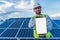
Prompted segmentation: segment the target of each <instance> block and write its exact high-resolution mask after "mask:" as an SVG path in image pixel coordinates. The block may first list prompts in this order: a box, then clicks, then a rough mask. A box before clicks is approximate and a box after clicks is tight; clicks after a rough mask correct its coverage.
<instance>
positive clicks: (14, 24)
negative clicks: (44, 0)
mask: <svg viewBox="0 0 60 40" xmlns="http://www.w3.org/2000/svg"><path fill="white" fill-rule="evenodd" d="M22 22H23V21H16V22H15V23H13V24H12V25H11V26H10V27H9V28H20V26H21V24H22Z"/></svg>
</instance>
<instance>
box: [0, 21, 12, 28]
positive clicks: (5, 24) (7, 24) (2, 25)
mask: <svg viewBox="0 0 60 40" xmlns="http://www.w3.org/2000/svg"><path fill="white" fill-rule="evenodd" d="M12 22H13V20H11V21H6V22H4V23H3V24H1V25H0V28H7V27H8V26H9V25H10V24H11V23H12Z"/></svg>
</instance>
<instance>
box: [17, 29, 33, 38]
mask: <svg viewBox="0 0 60 40" xmlns="http://www.w3.org/2000/svg"><path fill="white" fill-rule="evenodd" d="M17 37H33V29H20V31H19V34H18V35H17Z"/></svg>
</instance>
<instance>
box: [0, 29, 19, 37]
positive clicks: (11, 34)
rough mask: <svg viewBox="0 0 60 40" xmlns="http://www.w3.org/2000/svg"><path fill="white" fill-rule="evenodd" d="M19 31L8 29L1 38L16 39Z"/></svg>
mask: <svg viewBox="0 0 60 40" xmlns="http://www.w3.org/2000/svg"><path fill="white" fill-rule="evenodd" d="M17 31H18V29H7V30H6V31H5V32H4V33H2V34H1V35H0V37H15V35H16V33H17Z"/></svg>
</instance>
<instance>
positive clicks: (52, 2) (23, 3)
mask: <svg viewBox="0 0 60 40" xmlns="http://www.w3.org/2000/svg"><path fill="white" fill-rule="evenodd" d="M36 3H39V4H40V5H41V6H42V13H44V14H47V15H49V16H50V15H52V14H60V0H0V18H2V19H6V18H12V17H13V18H15V17H16V18H20V17H31V16H34V15H35V13H34V10H33V7H34V6H33V5H34V4H36Z"/></svg>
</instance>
